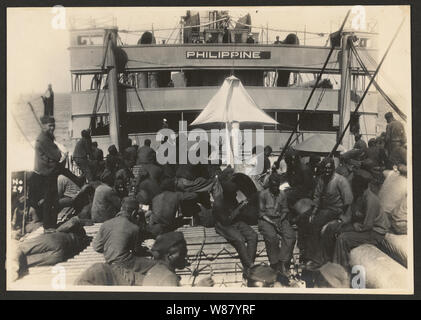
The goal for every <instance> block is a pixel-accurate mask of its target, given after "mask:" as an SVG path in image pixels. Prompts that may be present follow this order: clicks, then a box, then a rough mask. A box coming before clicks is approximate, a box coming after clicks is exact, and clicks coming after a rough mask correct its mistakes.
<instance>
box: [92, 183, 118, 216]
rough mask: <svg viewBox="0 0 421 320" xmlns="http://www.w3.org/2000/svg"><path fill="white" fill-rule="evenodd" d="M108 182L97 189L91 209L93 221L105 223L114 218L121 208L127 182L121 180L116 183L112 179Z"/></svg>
mask: <svg viewBox="0 0 421 320" xmlns="http://www.w3.org/2000/svg"><path fill="white" fill-rule="evenodd" d="M107 182H108V183H102V184H101V185H99V186H98V187H97V188H96V189H95V194H94V199H93V201H92V209H91V219H92V221H94V222H104V221H106V220H108V219H111V218H114V216H115V215H116V214H117V213H118V211H119V210H120V207H121V199H122V198H123V195H124V193H125V192H124V190H125V182H124V181H123V180H121V179H116V180H115V181H114V179H111V178H110V179H109V180H108V181H107ZM113 182H114V183H113ZM111 186H112V187H111Z"/></svg>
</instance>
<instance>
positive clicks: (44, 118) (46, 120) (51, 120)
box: [40, 116, 56, 124]
mask: <svg viewBox="0 0 421 320" xmlns="http://www.w3.org/2000/svg"><path fill="white" fill-rule="evenodd" d="M40 120H41V123H42V124H49V123H56V120H55V119H54V117H51V116H42V117H41V118H40Z"/></svg>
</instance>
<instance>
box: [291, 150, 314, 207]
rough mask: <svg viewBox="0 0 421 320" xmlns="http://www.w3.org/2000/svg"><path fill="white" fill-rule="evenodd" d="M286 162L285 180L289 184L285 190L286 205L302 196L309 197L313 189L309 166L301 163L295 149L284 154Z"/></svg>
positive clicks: (293, 202)
mask: <svg viewBox="0 0 421 320" xmlns="http://www.w3.org/2000/svg"><path fill="white" fill-rule="evenodd" d="M285 162H286V164H287V173H286V177H287V181H288V184H289V186H290V188H289V189H288V190H286V196H287V200H288V206H289V207H293V206H294V204H295V203H296V202H297V201H298V200H300V199H304V198H311V197H312V195H313V191H314V179H313V174H312V172H311V169H310V167H308V166H307V165H305V164H303V163H301V158H300V156H299V155H298V153H297V152H295V151H291V150H290V151H288V152H287V153H286V154H285Z"/></svg>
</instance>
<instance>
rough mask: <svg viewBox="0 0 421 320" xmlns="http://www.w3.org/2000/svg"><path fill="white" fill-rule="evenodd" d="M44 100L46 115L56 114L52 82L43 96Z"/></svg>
mask: <svg viewBox="0 0 421 320" xmlns="http://www.w3.org/2000/svg"><path fill="white" fill-rule="evenodd" d="M41 98H42V102H44V116H53V115H54V92H53V88H52V86H51V84H49V85H48V89H47V91H45V93H44V95H43V96H41Z"/></svg>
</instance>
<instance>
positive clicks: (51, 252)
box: [19, 217, 89, 267]
mask: <svg viewBox="0 0 421 320" xmlns="http://www.w3.org/2000/svg"><path fill="white" fill-rule="evenodd" d="M88 243H89V238H87V237H86V232H85V230H84V229H83V227H82V225H81V223H80V221H79V219H78V218H77V217H73V218H71V219H70V220H69V221H67V222H65V223H63V224H62V225H60V226H59V227H58V228H57V229H56V232H53V233H43V234H40V235H38V236H37V237H35V238H28V239H26V240H25V241H24V242H22V243H21V244H20V245H19V248H20V250H22V252H23V253H24V254H25V256H26V260H27V265H28V267H33V266H47V265H55V264H57V263H59V262H63V261H65V260H67V259H68V258H70V257H72V256H74V255H75V254H76V253H79V252H80V251H81V250H82V249H84V248H85V247H86V245H87V244H88Z"/></svg>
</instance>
